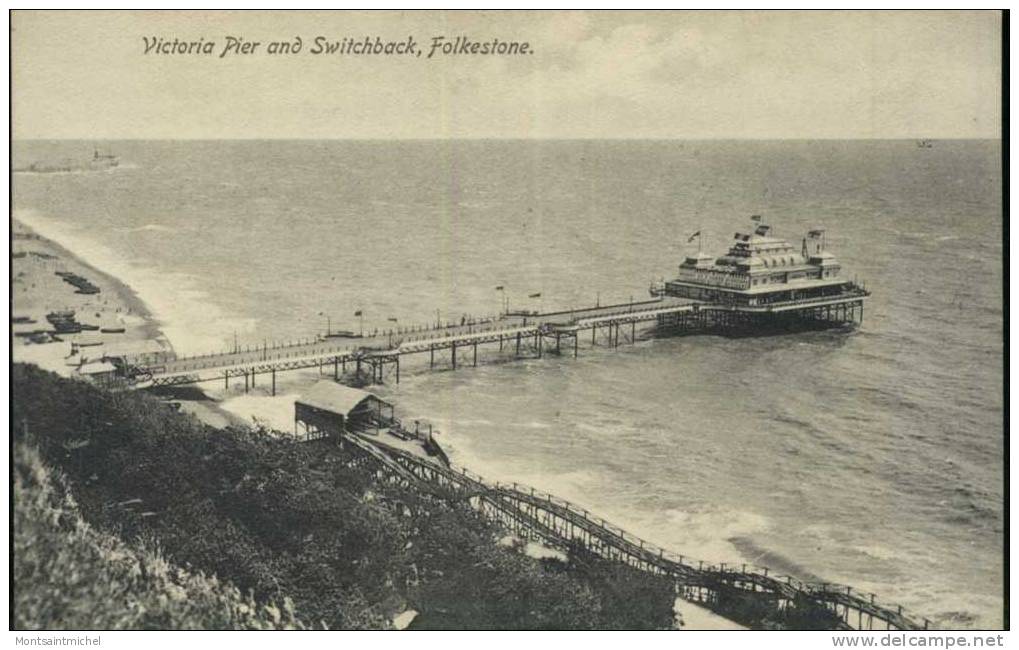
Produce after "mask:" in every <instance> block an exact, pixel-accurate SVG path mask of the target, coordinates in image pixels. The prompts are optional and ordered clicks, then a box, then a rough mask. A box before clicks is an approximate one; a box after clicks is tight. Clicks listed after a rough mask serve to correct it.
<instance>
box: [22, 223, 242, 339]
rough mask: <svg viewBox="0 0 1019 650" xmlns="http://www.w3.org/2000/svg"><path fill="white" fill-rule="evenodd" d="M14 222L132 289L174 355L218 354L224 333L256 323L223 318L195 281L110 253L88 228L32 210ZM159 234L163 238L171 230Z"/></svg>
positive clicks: (226, 315) (200, 285) (180, 273)
mask: <svg viewBox="0 0 1019 650" xmlns="http://www.w3.org/2000/svg"><path fill="white" fill-rule="evenodd" d="M14 218H15V219H17V220H18V221H20V222H21V223H24V224H25V225H27V226H28V227H30V228H31V229H32V230H34V231H35V232H36V233H38V234H39V235H41V236H43V237H45V238H47V239H49V240H51V241H53V242H56V243H57V244H59V245H60V246H63V247H64V248H66V249H68V250H70V251H73V252H74V254H75V255H76V256H77V257H78V258H79V259H81V260H82V261H84V262H85V263H87V264H89V265H90V266H92V267H94V268H96V269H98V270H100V271H102V272H103V273H107V274H109V275H112V276H113V277H115V278H117V279H118V280H120V281H121V282H123V283H124V284H126V285H127V286H128V287H130V288H131V290H132V291H134V292H135V294H137V295H138V297H139V298H140V299H141V300H142V302H144V303H145V305H146V307H148V308H149V310H150V311H151V313H152V315H153V316H154V317H155V319H156V320H157V321H158V322H159V324H160V329H161V330H162V332H163V334H164V335H165V336H166V338H167V339H168V340H169V341H170V344H171V345H173V349H174V351H175V352H176V353H177V354H178V355H187V354H199V353H204V352H208V351H209V350H217V349H222V348H223V347H224V340H225V336H224V333H225V332H232V331H233V332H241V333H249V332H253V331H255V329H256V323H257V320H256V319H255V318H250V317H248V318H245V317H241V316H236V315H232V314H227V313H226V312H225V311H224V310H223V309H221V308H220V307H218V306H217V305H216V303H215V302H214V301H213V300H211V299H210V296H209V294H208V292H206V291H205V290H204V289H202V284H201V278H200V277H199V276H196V275H192V274H190V273H185V272H181V271H174V270H169V269H157V268H153V267H151V266H145V265H143V264H142V263H141V262H140V261H139V260H131V258H130V257H129V256H125V255H124V254H123V252H118V251H115V250H113V249H111V248H109V247H108V246H107V245H106V244H104V243H103V242H102V241H100V240H98V239H96V238H95V236H94V235H90V234H88V232H87V228H85V227H82V226H78V225H76V224H74V223H72V222H66V221H57V220H55V219H52V218H47V217H44V216H43V215H41V214H40V213H39V212H37V211H36V210H32V209H21V208H19V209H16V210H15V211H14ZM126 230H128V231H148V230H152V229H151V228H147V227H142V228H132V229H126ZM159 230H160V231H162V232H166V231H167V230H172V229H168V228H161V229H159Z"/></svg>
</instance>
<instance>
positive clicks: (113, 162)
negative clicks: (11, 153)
mask: <svg viewBox="0 0 1019 650" xmlns="http://www.w3.org/2000/svg"><path fill="white" fill-rule="evenodd" d="M119 165H120V158H119V157H118V156H115V155H113V154H110V153H102V152H100V151H99V149H98V148H95V149H93V150H92V157H91V158H89V159H87V160H74V159H72V158H64V159H62V160H59V161H56V162H38V161H37V162H34V163H32V164H31V165H29V166H27V167H15V168H14V171H15V172H16V173H32V174H66V173H70V172H98V171H107V170H110V169H114V168H116V167H118V166H119Z"/></svg>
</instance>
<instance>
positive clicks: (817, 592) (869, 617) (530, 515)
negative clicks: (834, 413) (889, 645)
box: [343, 433, 930, 630]
mask: <svg viewBox="0 0 1019 650" xmlns="http://www.w3.org/2000/svg"><path fill="white" fill-rule="evenodd" d="M343 438H344V440H346V441H348V442H350V443H351V444H353V445H354V446H355V447H356V448H357V449H359V450H361V451H362V452H364V453H365V454H366V457H367V458H369V459H371V460H372V461H374V465H375V467H376V469H377V470H378V471H381V472H382V473H383V474H384V475H386V476H388V477H390V478H391V479H392V480H395V481H397V482H400V483H401V484H404V485H413V486H416V487H418V488H420V489H424V490H426V491H428V492H431V493H433V494H435V495H437V496H440V497H442V498H445V499H450V500H460V501H466V502H469V503H470V505H471V506H472V507H473V508H474V510H475V511H477V512H478V513H479V514H480V515H481V516H484V517H485V518H487V519H489V520H492V521H495V522H496V523H498V524H500V525H502V526H504V527H505V528H507V529H508V530H510V531H512V532H513V533H514V534H516V535H518V536H520V537H522V538H526V539H533V540H536V541H539V542H541V543H542V544H545V545H547V546H549V547H552V548H556V549H559V550H562V551H565V552H567V553H575V552H577V551H578V550H583V551H585V552H587V553H590V554H593V555H595V556H598V557H601V558H604V559H608V560H613V561H618V562H623V563H625V564H627V565H629V566H631V567H634V568H636V569H638V570H640V571H646V572H647V573H650V574H653V575H658V576H666V577H668V578H671V579H672V580H673V581H674V582H675V585H676V593H677V595H678V596H679V597H681V598H683V599H685V600H688V601H691V602H695V603H698V604H700V605H703V606H705V607H707V608H708V609H716V610H717V609H718V607H719V603H720V602H723V600H724V598H725V597H726V596H731V595H733V594H738V595H739V596H740V597H743V598H750V599H753V600H757V601H760V602H762V603H766V604H768V605H769V606H771V607H774V608H775V609H776V610H777V611H778V612H781V613H785V612H788V611H789V610H790V609H795V610H800V611H805V612H809V611H823V612H825V614H826V615H827V616H825V617H824V618H823V619H822V620H823V621H827V622H828V624H829V625H830V627H831V628H832V629H838V630H925V629H929V626H930V621H929V620H927V619H925V618H919V617H914V616H911V615H909V614H908V613H906V612H904V611H903V609H902V607H899V606H889V605H885V604H882V603H879V602H877V599H876V597H875V596H874V594H870V593H864V592H859V591H856V590H854V589H853V588H852V587H849V586H846V585H840V584H834V583H811V582H804V581H801V580H798V579H796V578H793V577H791V576H785V575H775V574H773V573H770V572H769V571H768V569H767V568H764V567H757V566H750V565H747V564H740V565H732V566H729V565H726V564H710V563H706V562H703V561H698V560H694V559H691V558H689V557H686V556H684V555H678V554H676V553H673V552H671V551H667V550H665V549H663V548H661V547H659V546H656V545H654V544H651V543H650V542H647V541H645V540H643V539H641V538H639V537H637V536H635V535H632V534H630V533H628V532H626V531H625V530H623V529H622V528H620V527H618V526H615V525H613V524H611V523H609V522H607V521H605V520H604V519H602V518H601V517H598V516H596V515H595V514H593V513H591V512H589V511H588V510H586V509H585V508H581V507H580V506H577V505H574V504H572V503H570V502H568V501H565V500H563V499H560V498H558V497H555V496H553V495H551V494H547V493H545V492H541V491H539V490H535V489H534V488H530V487H525V486H521V485H519V484H516V483H513V484H510V485H507V484H503V483H498V482H496V483H491V482H489V481H486V480H485V479H483V478H482V477H480V476H478V475H476V474H474V473H472V472H470V471H469V470H467V469H465V468H459V467H455V466H449V467H447V466H444V465H440V464H438V463H435V462H433V461H431V460H428V459H426V458H423V457H420V456H416V455H414V454H411V453H408V452H406V451H403V450H401V449H397V448H395V447H391V446H389V445H386V444H384V443H381V442H377V441H375V440H374V439H373V440H371V441H369V440H367V439H365V438H364V437H362V436H360V435H358V434H354V433H347V434H344V436H343ZM719 613H720V614H722V615H723V616H727V614H726V613H725V612H724V611H719ZM737 622H740V621H737Z"/></svg>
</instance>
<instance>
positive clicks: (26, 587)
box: [11, 365, 674, 629]
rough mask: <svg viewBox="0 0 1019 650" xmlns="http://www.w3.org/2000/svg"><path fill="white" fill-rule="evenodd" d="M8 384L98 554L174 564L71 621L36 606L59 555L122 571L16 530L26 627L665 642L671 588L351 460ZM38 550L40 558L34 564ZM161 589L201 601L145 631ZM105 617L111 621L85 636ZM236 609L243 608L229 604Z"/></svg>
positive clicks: (161, 409) (152, 409) (53, 579)
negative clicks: (407, 614)
mask: <svg viewBox="0 0 1019 650" xmlns="http://www.w3.org/2000/svg"><path fill="white" fill-rule="evenodd" d="M12 384H13V390H14V400H13V402H12V405H11V408H12V413H11V415H12V423H13V425H14V429H15V431H14V435H15V439H16V442H17V446H18V448H19V449H25V448H26V446H30V447H31V448H33V449H37V450H38V453H39V455H40V456H41V458H42V460H43V462H45V463H46V464H47V465H48V466H50V467H55V468H58V469H59V470H60V471H61V472H62V473H63V474H64V475H66V480H67V484H68V485H69V486H70V490H71V491H72V493H73V495H74V499H75V503H76V506H75V509H74V510H73V512H74V516H75V517H78V518H79V519H81V520H84V521H85V522H87V526H86V524H81V526H82V527H83V528H81V530H91V528H95V529H98V530H99V531H103V532H102V533H101V534H100V533H97V532H93V533H90V535H95V536H98V537H96V539H102V540H105V542H103V543H104V544H107V546H105V547H104V546H102V545H99V548H113V546H116V545H118V544H123V543H127V544H129V545H131V546H137V547H138V548H139V549H152V548H159V549H160V550H161V552H162V554H163V555H164V556H165V558H166V560H165V561H164V560H157V559H152V562H153V564H158V563H160V562H161V563H162V564H159V566H165V567H167V568H166V569H165V571H164V572H163V573H160V574H158V575H160V576H164V577H162V578H159V580H158V581H155V582H152V583H147V582H142V583H139V584H138V585H137V589H138V592H137V593H135V589H136V583H133V582H125V581H120V582H117V581H114V580H113V579H112V578H113V577H114V576H110V578H109V579H110V580H111V584H115V585H120V586H119V587H118V588H119V589H121V590H122V591H124V590H126V592H127V593H126V594H125V595H124V599H127V600H124V599H122V600H118V599H117V598H112V597H105V596H104V595H103V593H102V592H101V591H94V592H88V591H81V592H74V591H71V592H70V593H72V594H76V595H74V596H71V597H68V599H67V600H65V601H62V602H64V603H65V604H64V605H60V604H59V603H60V602H61V601H56V604H51V603H50V602H49V601H48V600H47V597H46V594H47V593H48V594H53V592H55V591H57V590H58V589H60V588H62V587H61V586H60V585H61V580H63V579H64V578H63V577H62V576H59V575H53V574H52V573H51V571H50V570H48V569H47V568H46V567H47V565H46V561H47V560H46V558H48V557H50V556H57V555H58V554H59V553H60V552H61V549H62V548H64V547H65V546H66V547H68V549H70V550H67V551H66V553H69V554H71V553H77V554H78V555H73V556H70V557H69V559H68V561H71V560H74V561H77V562H81V563H82V566H85V567H88V568H87V569H83V570H84V571H88V572H92V574H93V575H99V574H98V572H99V571H117V570H121V569H123V567H122V566H121V565H119V564H116V563H112V562H111V561H110V556H109V554H104V553H102V552H91V554H89V553H88V552H86V551H87V550H88V549H86V548H84V547H83V548H82V549H80V550H73V549H75V548H76V545H77V544H84V543H85V541H84V538H83V537H82V538H81V539H79V537H81V535H83V533H82V534H79V533H75V532H74V531H76V530H79V527H68V525H67V524H62V525H61V526H60V527H59V528H58V527H55V524H53V523H52V521H51V523H47V524H39V525H40V526H44V525H45V526H48V528H45V529H40V530H36V529H35V528H34V526H35V524H33V523H31V522H32V517H30V516H27V515H26V516H25V517H21V516H20V515H19V516H18V518H16V522H15V523H16V535H17V536H18V538H19V539H22V545H21V546H18V547H16V555H15V567H16V570H15V578H16V582H15V602H16V605H17V607H18V609H19V610H20V609H21V608H22V607H25V608H26V610H25V612H22V611H18V612H17V618H16V621H17V624H18V626H19V627H21V626H24V627H40V626H41V627H65V626H66V627H75V626H84V627H104V626H108V627H125V628H135V627H146V626H156V627H174V628H176V627H262V626H279V627H287V626H301V625H307V626H313V627H319V626H325V627H330V628H345V629H377V628H386V627H388V626H389V625H390V621H391V620H392V618H393V617H394V615H396V614H399V613H401V612H404V611H405V610H408V609H413V610H415V611H417V612H419V615H418V616H417V618H416V619H415V620H414V622H413V627H418V628H457V629H464V628H471V629H486V628H487V629H514V628H530V629H542V628H544V629H590V628H598V629H654V628H669V627H672V624H673V611H672V605H673V599H674V596H673V590H672V585H671V584H670V583H669V582H668V581H667V580H664V579H657V578H653V577H649V576H648V575H646V574H643V573H638V572H637V571H636V570H634V569H631V568H629V567H625V566H621V565H617V564H613V563H606V562H604V561H601V560H597V559H595V558H584V559H578V558H573V559H571V560H570V561H569V562H565V563H564V562H559V561H556V560H540V561H539V560H534V559H532V558H529V557H527V556H525V555H523V554H521V553H519V552H517V551H516V550H514V549H513V548H507V547H505V546H501V545H499V544H497V543H496V540H497V539H499V538H500V537H502V536H503V535H504V533H503V532H502V531H500V530H498V529H497V528H495V527H493V526H492V525H490V524H488V523H486V522H485V521H483V520H481V519H479V518H478V517H477V516H476V515H475V513H474V511H473V510H471V509H470V508H469V506H467V505H466V504H463V503H451V502H448V501H445V500H442V499H438V498H435V497H433V496H430V495H428V494H424V493H419V492H415V491H413V490H408V489H402V488H399V487H396V486H393V485H391V484H388V483H386V482H384V481H379V480H377V479H376V477H375V475H374V474H373V473H372V472H370V471H365V470H364V468H363V467H362V466H361V464H360V463H359V462H358V457H357V456H355V455H353V453H352V452H351V451H350V450H343V449H340V448H338V447H337V446H335V445H332V444H328V443H325V442H321V443H314V444H312V443H305V444H299V443H295V442H292V441H289V440H281V439H278V438H275V437H273V436H271V435H269V434H267V433H266V432H262V431H252V430H248V429H215V428H212V427H208V426H205V425H203V424H201V423H199V422H198V421H197V420H195V419H194V418H192V417H189V416H186V415H183V414H180V413H177V412H176V411H174V410H172V409H170V408H169V407H168V406H166V405H165V404H163V403H161V402H159V401H158V400H156V399H154V398H152V397H150V396H147V395H143V394H136V393H110V392H105V391H101V390H99V389H96V388H94V387H92V386H89V385H87V384H83V383H80V382H74V381H69V380H63V379H60V378H58V377H56V376H55V375H52V374H50V373H46V372H44V371H41V370H39V369H38V368H35V367H33V366H24V365H15V366H14V368H13V370H12ZM41 471H43V470H41V469H37V470H36V473H39V472H41ZM31 484H32V485H36V484H41V483H39V481H34V482H32V483H31ZM32 494H33V492H32V491H31V490H29V489H27V488H26V489H23V490H21V491H20V492H16V502H20V501H21V500H22V499H24V500H25V501H26V503H25V504H20V503H19V505H18V507H19V508H25V507H29V506H28V505H27V504H28V503H30V502H31V501H32V498H33V497H31V495H32ZM47 498H50V497H47ZM69 512H71V511H69ZM33 516H35V515H33ZM51 519H52V518H51ZM89 527H91V528H89ZM111 534H114V535H116V536H117V537H118V538H119V539H120V540H123V542H120V541H117V540H116V539H114V538H113V537H111V536H110V535H111ZM37 536H40V537H42V538H43V539H45V540H48V541H46V542H45V543H41V544H40V545H39V547H38V548H37V549H31V550H29V547H30V546H31V544H29V542H30V541H31V540H34V539H36V537H37ZM76 536H77V537H76ZM95 544H98V542H95ZM117 548H121V546H117ZM124 548H126V547H124ZM124 553H133V555H132V556H131V557H137V558H145V560H144V561H142V560H140V559H139V560H132V562H134V563H135V564H130V563H129V564H128V566H127V568H126V569H123V570H125V571H126V572H127V574H129V575H134V573H132V571H134V572H140V571H141V569H137V571H136V570H135V569H132V568H131V567H132V566H135V565H138V566H145V567H147V568H146V569H145V572H146V576H150V574H151V569H150V568H148V567H149V566H150V565H149V561H150V560H149V558H158V556H156V555H154V554H152V553H151V552H149V551H144V550H139V551H130V550H129V549H127V550H125V551H124ZM75 558H78V559H77V560H75ZM167 562H172V563H173V564H175V565H177V566H180V567H182V569H183V570H181V569H175V568H172V567H171V565H169V564H167ZM65 572H66V571H65ZM199 572H201V573H204V574H206V575H211V576H216V578H202V577H201V576H200V575H197V576H196V575H195V574H198V573H199ZM67 573H70V572H67ZM104 575H105V574H104ZM165 576H171V577H172V580H173V581H175V582H173V584H174V585H176V584H181V585H185V584H186V585H190V587H188V586H183V587H182V588H185V589H187V588H193V589H194V590H196V593H200V594H204V595H203V596H202V598H205V599H206V600H200V599H199V600H196V605H195V607H188V608H186V609H179V610H173V609H171V608H170V607H169V605H167V606H166V607H165V608H164V610H160V609H159V608H158V607H157V608H155V609H153V610H152V611H153V612H154V613H153V614H151V616H152V618H137V617H136V615H132V614H130V612H131V611H132V609H131V605H130V602H134V601H137V602H147V601H144V600H143V599H144V598H150V597H151V598H154V599H155V600H156V601H158V602H163V601H162V600H160V593H161V592H160V591H159V590H160V589H162V588H164V586H165V585H168V584H170V583H169V582H167V580H170V578H167V577H165ZM188 576H192V577H190V578H189V577H188ZM106 579H107V578H105V577H104V578H102V580H106ZM146 579H151V580H156V579H155V578H150V577H149V578H146ZM102 580H100V579H99V578H96V579H95V580H93V581H92V582H101V581H102ZM125 580H126V578H125ZM188 580H193V581H194V582H188ZM182 581H183V582H182ZM203 581H204V582H203ZM202 585H213V586H208V587H205V586H202ZM226 585H230V586H229V587H227V586H226ZM214 586H218V588H219V589H220V590H219V591H217V588H216V587H214ZM111 588H112V587H111ZM165 588H166V589H169V587H165ZM96 589H97V590H98V589H99V587H96ZM238 590H239V591H238ZM171 591H173V590H171ZM118 593H120V592H118ZM174 593H178V592H176V591H174ZM189 593H190V592H189ZM240 593H244V594H250V595H249V596H248V597H245V598H243V599H242V598H240V596H239V594H240ZM53 598H56V596H53ZM104 598H105V600H103V599H104ZM167 599H169V596H167ZM100 601H101V602H106V603H107V607H108V609H109V612H108V613H106V614H105V615H104V617H103V618H100V619H99V621H92V622H91V623H89V622H87V621H89V620H90V619H89V618H88V617H91V616H92V612H93V609H94V607H95V606H96V605H95V603H96V602H100ZM74 602H80V603H82V604H81V605H80V607H81V612H83V613H79V614H77V616H79V617H81V618H74V617H73V616H71V615H70V614H67V613H66V611H65V610H67V608H68V607H69V606H70V605H69V604H68V603H74ZM167 602H169V600H167ZM241 602H243V603H244V606H245V607H247V608H248V609H242V608H241V606H240V605H233V604H232V603H241ZM291 602H292V603H293V608H292V610H291V608H290V606H289V605H288V603H291ZM121 603H123V607H124V608H125V611H124V612H121V613H120V614H118V613H117V612H116V611H115V610H117V608H119V607H120V606H121V605H120V604H121ZM256 603H261V604H256ZM271 603H284V605H283V606H281V607H277V606H275V605H272V604H271ZM231 607H233V609H231ZM206 609H208V610H210V611H205V610H206ZM144 611H149V610H148V606H146V608H145V610H144ZM160 612H162V613H160ZM245 612H251V613H250V614H246V613H245ZM277 612H279V617H278V618H277V617H276V613H277ZM294 612H296V614H295V613H294ZM157 614H158V616H157ZM118 616H119V618H118ZM159 616H161V617H162V618H159ZM245 616H247V618H245ZM298 619H299V620H298ZM74 621H77V625H76V624H75V623H74Z"/></svg>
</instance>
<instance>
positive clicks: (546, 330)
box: [133, 298, 698, 394]
mask: <svg viewBox="0 0 1019 650" xmlns="http://www.w3.org/2000/svg"><path fill="white" fill-rule="evenodd" d="M697 304H698V303H696V302H695V301H691V300H681V299H677V298H659V299H655V300H647V301H641V302H635V303H631V304H626V305H610V306H605V307H591V308H585V309H577V310H571V311H562V312H552V313H546V314H528V315H516V316H506V317H503V318H502V319H500V320H490V321H486V322H483V323H475V324H464V325H457V326H450V327H419V328H404V329H400V330H394V331H392V332H386V333H384V334H380V335H377V336H366V337H359V338H349V339H322V340H314V341H307V342H299V343H295V344H291V345H282V346H268V345H266V346H263V347H252V348H246V349H241V350H235V351H230V352H222V353H217V354H208V355H200V356H192V357H180V358H176V359H172V360H167V361H165V362H163V363H159V364H154V365H150V366H146V367H142V368H139V369H138V371H139V372H138V376H137V379H136V381H135V382H134V384H133V385H134V387H136V388H147V387H155V386H175V385H183V384H194V383H202V382H210V381H222V382H224V385H225V386H227V387H229V385H230V382H231V380H240V381H243V382H244V384H245V387H246V388H250V387H253V386H254V385H255V383H256V377H257V376H258V375H269V382H270V388H271V390H272V392H273V393H274V394H275V383H276V374H277V373H280V372H286V371H291V370H300V369H307V368H319V369H320V370H322V371H323V372H325V371H326V370H331V371H332V374H333V375H334V377H335V378H337V379H338V378H339V377H340V375H341V374H342V373H345V372H347V370H348V366H352V367H353V369H355V370H357V371H358V372H359V373H360V372H361V371H362V370H366V369H367V368H370V369H371V378H372V382H373V383H374V382H382V381H383V380H384V378H385V374H386V372H387V371H388V372H389V374H391V375H395V379H396V381H399V360H400V358H401V357H403V356H406V355H412V354H424V353H427V354H429V357H430V358H429V367H435V365H436V363H437V362H439V363H443V364H446V363H448V367H452V368H454V369H455V368H457V367H458V366H460V365H464V364H463V360H462V357H463V355H465V354H466V353H468V352H469V353H470V357H469V365H477V358H478V347H479V346H485V345H492V344H498V345H499V349H500V350H504V349H505V348H506V347H507V346H512V349H513V350H514V353H515V354H516V355H518V356H541V355H542V354H543V351H544V350H545V343H544V339H546V338H550V339H553V340H555V347H556V351H557V352H558V351H560V350H559V347H560V342H561V340H562V338H563V337H568V338H573V339H575V338H576V333H577V332H578V331H579V330H592V333H595V332H597V331H598V330H599V328H601V330H602V333H603V335H608V336H609V341H610V343H612V344H614V345H618V344H619V341H620V328H621V327H622V326H623V325H627V324H629V325H631V332H630V337H629V339H627V340H630V341H632V340H633V337H634V334H635V328H634V327H633V326H634V325H635V324H636V323H638V322H644V321H653V320H655V319H656V318H658V317H659V316H661V315H663V314H678V313H683V312H690V311H693V310H694V309H695V308H696V307H695V306H696V305H697ZM573 344H574V352H575V353H576V348H577V345H576V340H574V341H573ZM440 351H449V354H448V357H449V359H448V362H446V361H444V360H442V359H438V360H437V359H436V353H437V352H440ZM444 356H445V355H444Z"/></svg>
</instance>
